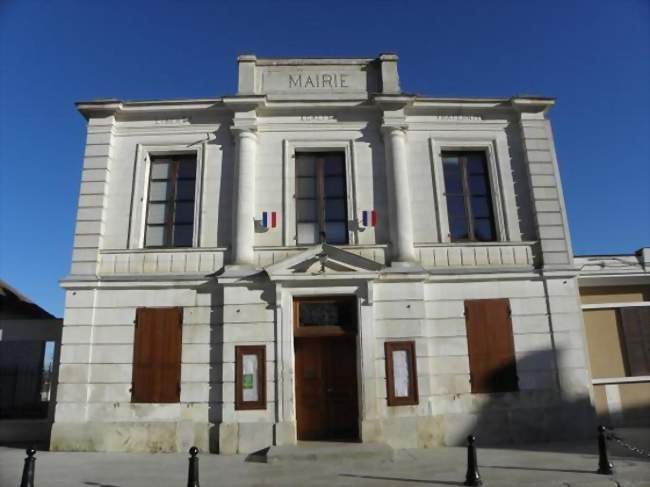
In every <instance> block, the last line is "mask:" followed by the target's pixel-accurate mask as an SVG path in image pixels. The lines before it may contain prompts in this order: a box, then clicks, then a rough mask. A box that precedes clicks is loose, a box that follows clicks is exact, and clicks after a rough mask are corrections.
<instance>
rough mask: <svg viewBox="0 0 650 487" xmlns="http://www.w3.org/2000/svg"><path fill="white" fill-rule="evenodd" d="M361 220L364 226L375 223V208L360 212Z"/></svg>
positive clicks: (370, 225) (372, 225)
mask: <svg viewBox="0 0 650 487" xmlns="http://www.w3.org/2000/svg"><path fill="white" fill-rule="evenodd" d="M361 220H362V222H363V226H364V227H374V226H375V225H377V212H376V211H375V210H364V211H362V212H361Z"/></svg>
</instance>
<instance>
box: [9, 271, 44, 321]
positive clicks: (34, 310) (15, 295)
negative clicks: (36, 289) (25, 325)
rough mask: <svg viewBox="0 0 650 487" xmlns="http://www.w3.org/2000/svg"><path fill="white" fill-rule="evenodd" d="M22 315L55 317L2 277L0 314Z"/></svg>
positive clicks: (27, 316) (26, 316)
mask: <svg viewBox="0 0 650 487" xmlns="http://www.w3.org/2000/svg"><path fill="white" fill-rule="evenodd" d="M5 313H6V314H11V315H14V314H15V315H21V316H24V317H25V318H34V319H40V318H45V319H54V318H56V317H55V316H54V315H52V314H51V313H49V312H47V311H45V310H44V309H43V308H41V307H40V306H39V305H37V304H36V303H34V302H33V301H32V300H31V299H29V298H28V297H27V296H25V295H24V294H21V293H20V292H19V291H18V290H16V289H14V288H13V287H11V286H10V285H9V284H7V283H6V282H5V281H3V280H2V279H0V316H1V315H4V314H5Z"/></svg>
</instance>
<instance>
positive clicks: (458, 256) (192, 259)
mask: <svg viewBox="0 0 650 487" xmlns="http://www.w3.org/2000/svg"><path fill="white" fill-rule="evenodd" d="M531 245H532V243H531V242H517V243H504V242H498V243H480V244H478V243H477V244H470V243H467V244H416V245H415V254H416V258H417V259H418V260H419V261H420V263H421V264H422V265H423V266H424V268H426V269H441V268H452V267H453V268H459V267H461V268H462V267H472V268H475V267H520V266H521V267H530V266H533V265H534V257H533V251H532V247H531ZM342 248H343V249H344V250H347V251H349V252H352V253H354V254H357V255H359V256H361V257H364V258H366V259H369V260H372V261H374V262H377V263H379V264H382V265H385V264H386V263H387V262H388V246H387V245H360V246H343V247H342ZM304 250H306V247H256V248H255V265H257V266H259V267H266V266H269V265H272V264H275V263H277V262H281V261H282V260H284V259H286V258H288V257H291V256H292V255H296V254H297V253H300V252H303V251H304ZM226 252H227V249H226V248H222V247H220V248H204V249H138V250H103V251H101V253H100V257H99V259H100V260H99V271H98V272H99V274H100V275H101V276H111V275H143V274H145V275H147V274H148V275H164V274H170V275H174V274H201V273H205V274H210V273H212V272H216V271H217V270H219V269H220V268H222V267H223V265H224V263H225V262H226V258H225V255H226Z"/></svg>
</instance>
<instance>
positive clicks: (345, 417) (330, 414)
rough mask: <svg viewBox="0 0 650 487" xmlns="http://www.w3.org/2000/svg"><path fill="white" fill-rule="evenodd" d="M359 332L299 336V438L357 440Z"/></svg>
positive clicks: (297, 364) (297, 375)
mask: <svg viewBox="0 0 650 487" xmlns="http://www.w3.org/2000/svg"><path fill="white" fill-rule="evenodd" d="M356 348H357V347H356V335H343V336H321V337H297V338H295V356H296V416H297V418H296V419H297V432H298V439H299V440H351V441H354V440H357V439H358V438H359V406H358V397H357V396H358V392H357V361H356Z"/></svg>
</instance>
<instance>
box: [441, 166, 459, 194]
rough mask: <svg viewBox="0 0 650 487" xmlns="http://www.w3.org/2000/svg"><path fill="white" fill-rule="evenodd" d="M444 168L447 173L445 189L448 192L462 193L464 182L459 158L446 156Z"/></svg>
mask: <svg viewBox="0 0 650 487" xmlns="http://www.w3.org/2000/svg"><path fill="white" fill-rule="evenodd" d="M443 170H444V174H445V191H446V192H447V193H462V192H463V184H462V182H461V176H460V166H459V165H458V158H457V157H445V158H444V159H443Z"/></svg>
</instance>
